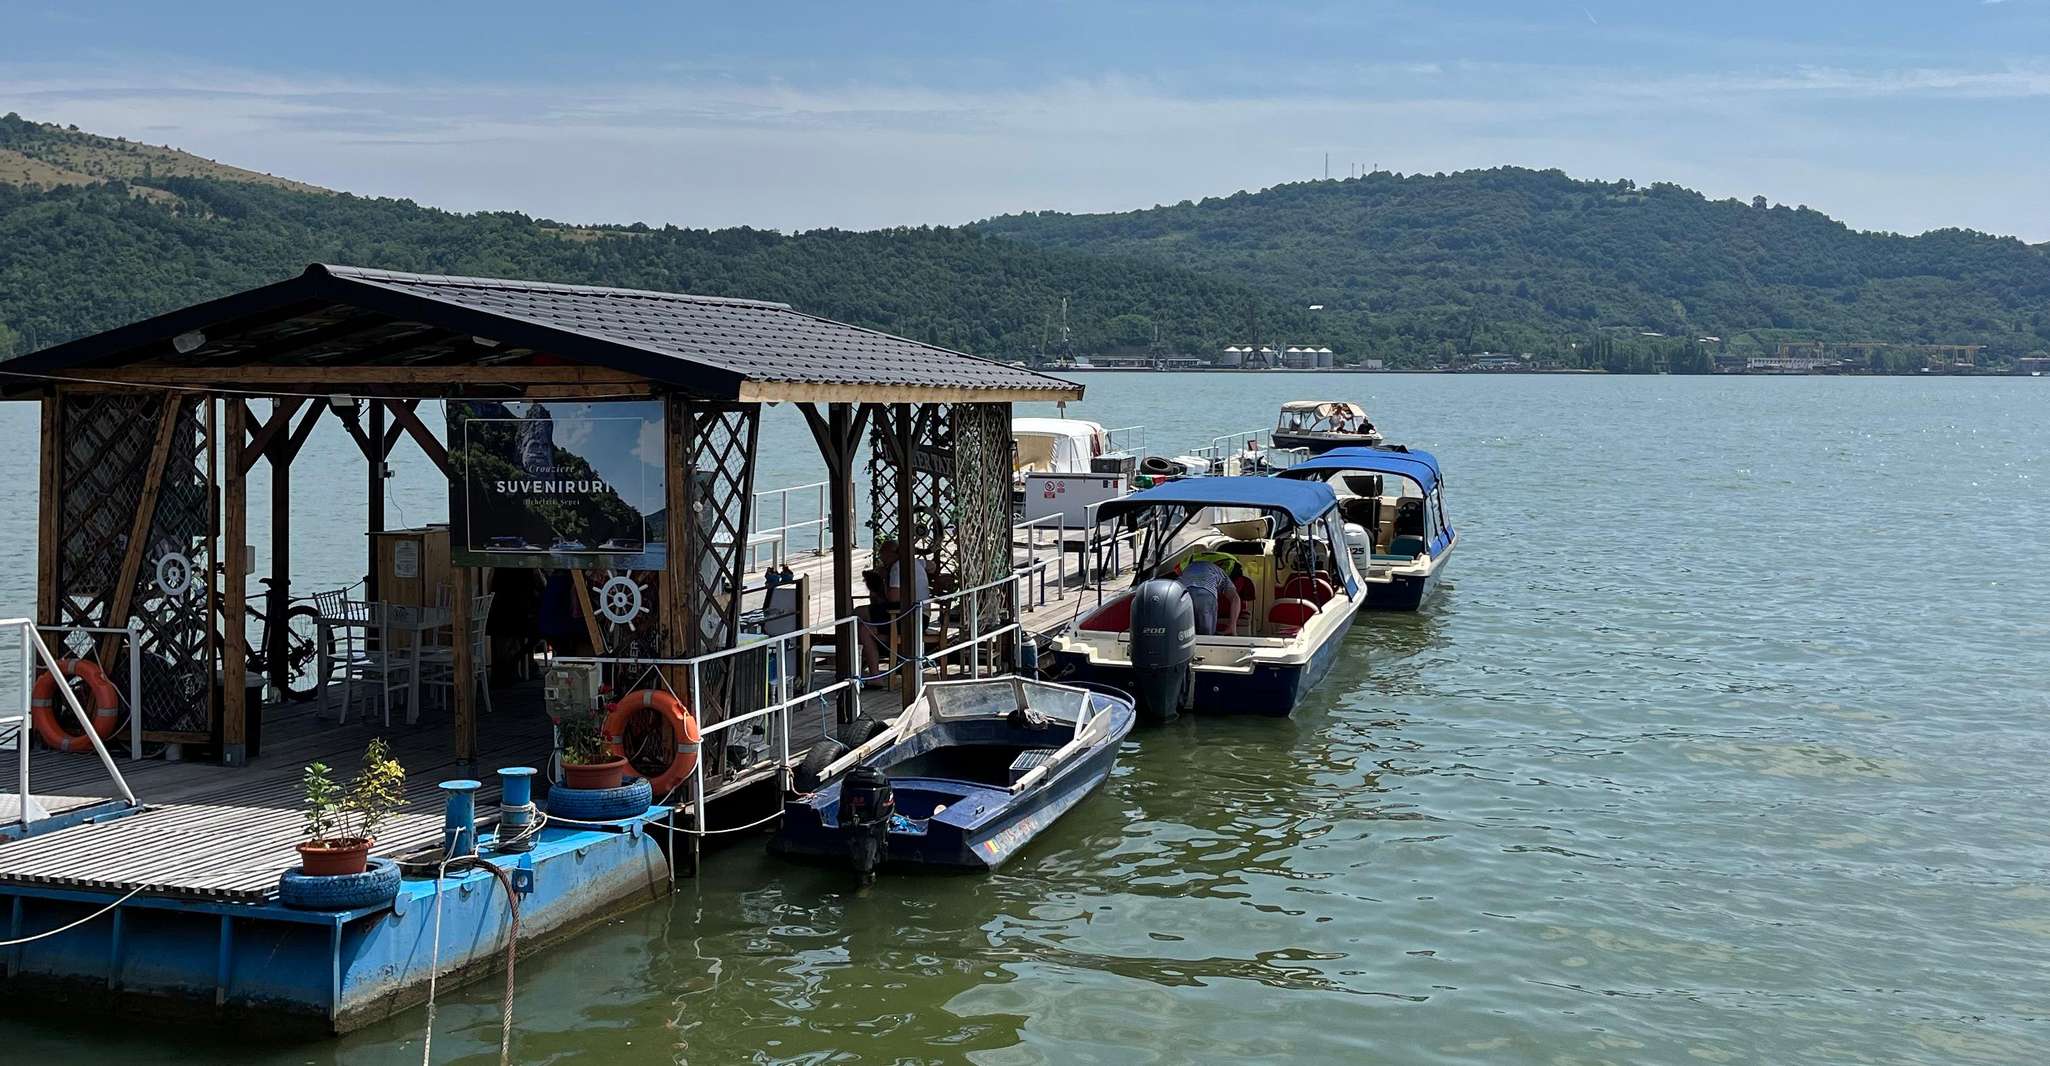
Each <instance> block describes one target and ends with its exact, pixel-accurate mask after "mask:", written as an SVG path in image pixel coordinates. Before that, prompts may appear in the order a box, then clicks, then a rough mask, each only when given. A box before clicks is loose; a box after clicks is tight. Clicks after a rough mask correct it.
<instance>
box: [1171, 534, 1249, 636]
mask: <svg viewBox="0 0 2050 1066" xmlns="http://www.w3.org/2000/svg"><path fill="white" fill-rule="evenodd" d="M1238 569H1239V561H1238V560H1237V559H1234V558H1232V557H1231V556H1230V555H1227V554H1225V553H1224V552H1197V553H1196V554H1194V555H1191V556H1190V557H1189V562H1188V565H1186V566H1184V567H1182V572H1181V573H1179V574H1177V575H1175V580H1176V581H1179V582H1181V585H1182V587H1183V588H1185V589H1188V590H1189V602H1190V603H1191V604H1192V605H1193V606H1194V607H1195V608H1196V635H1197V636H1199V637H1208V636H1216V635H1217V632H1218V630H1217V620H1218V619H1219V618H1228V619H1230V620H1231V622H1230V631H1236V630H1237V629H1238V619H1239V590H1238V587H1237V586H1235V585H1233V584H1232V581H1231V579H1232V575H1233V574H1234V573H1236V572H1237V571H1238ZM1226 635H1230V632H1229V631H1228V632H1227V634H1226Z"/></svg>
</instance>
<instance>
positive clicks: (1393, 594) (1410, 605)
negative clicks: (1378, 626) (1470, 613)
mask: <svg viewBox="0 0 2050 1066" xmlns="http://www.w3.org/2000/svg"><path fill="white" fill-rule="evenodd" d="M1450 565H1452V556H1451V554H1450V553H1447V554H1446V555H1445V556H1443V557H1441V558H1439V559H1438V560H1437V561H1436V563H1435V564H1434V565H1432V567H1431V568H1430V570H1429V571H1427V572H1426V573H1424V574H1422V575H1415V574H1402V575H1398V576H1397V577H1395V578H1394V579H1393V580H1391V581H1369V582H1367V583H1366V586H1367V601H1366V603H1365V605H1364V606H1365V608H1366V609H1367V610H1369V611H1415V610H1421V609H1422V608H1423V605H1424V603H1425V602H1426V601H1428V600H1429V599H1430V598H1431V594H1432V593H1433V592H1436V591H1437V590H1438V581H1439V579H1440V578H1442V577H1443V576H1444V575H1445V568H1446V567H1448V566H1450Z"/></svg>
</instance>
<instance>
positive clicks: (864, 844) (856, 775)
mask: <svg viewBox="0 0 2050 1066" xmlns="http://www.w3.org/2000/svg"><path fill="white" fill-rule="evenodd" d="M896 813H897V799H896V797H895V796H894V795H892V794H891V792H890V779H889V777H888V776H886V775H885V774H884V773H883V772H882V771H881V770H878V769H876V768H875V767H873V766H857V767H855V768H854V769H852V770H849V771H847V776H846V777H845V778H842V779H841V782H840V828H841V829H842V830H843V831H845V832H846V834H847V850H848V854H849V855H850V856H851V857H852V858H853V859H854V871H855V872H856V873H858V874H860V875H861V883H862V884H864V885H868V884H874V883H875V879H876V869H877V868H878V867H880V866H882V864H883V859H884V858H885V857H886V856H888V854H889V852H890V817H891V816H892V815H894V814H896Z"/></svg>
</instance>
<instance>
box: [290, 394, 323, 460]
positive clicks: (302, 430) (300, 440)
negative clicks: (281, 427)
mask: <svg viewBox="0 0 2050 1066" xmlns="http://www.w3.org/2000/svg"><path fill="white" fill-rule="evenodd" d="M326 406H327V404H325V403H322V402H320V401H318V400H315V401H314V402H313V405H312V406H311V407H309V408H307V410H306V413H305V414H304V415H301V416H300V417H299V424H298V425H297V426H295V427H293V429H292V438H291V440H290V441H289V442H288V443H287V444H286V445H285V462H287V463H290V462H291V461H292V460H294V459H297V458H299V449H301V448H304V447H305V446H306V438H308V437H310V436H312V435H313V427H314V426H317V425H319V424H320V409H321V408H323V407H326Z"/></svg>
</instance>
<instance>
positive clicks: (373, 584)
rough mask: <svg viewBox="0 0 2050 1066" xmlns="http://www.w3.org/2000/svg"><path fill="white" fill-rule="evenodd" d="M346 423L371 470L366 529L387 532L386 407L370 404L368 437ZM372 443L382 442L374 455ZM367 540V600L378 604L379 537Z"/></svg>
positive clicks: (351, 423)
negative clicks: (385, 503)
mask: <svg viewBox="0 0 2050 1066" xmlns="http://www.w3.org/2000/svg"><path fill="white" fill-rule="evenodd" d="M343 421H344V422H346V423H348V426H349V432H350V433H352V434H354V435H355V437H356V445H357V447H359V448H362V449H363V462H364V465H365V466H367V467H369V469H370V483H369V493H368V494H367V496H366V498H365V510H366V512H367V513H366V516H365V521H364V529H365V530H366V532H367V534H376V533H382V532H384V457H385V456H386V455H389V454H391V449H390V448H387V447H384V405H382V404H377V403H373V404H371V405H370V432H369V434H368V435H367V436H366V435H365V434H364V432H363V427H362V426H359V425H357V424H356V422H355V420H354V419H343ZM372 440H375V441H377V442H378V444H377V445H376V448H377V450H376V452H375V453H374V454H373V452H372V445H371V443H370V442H371V441H372ZM363 539H364V547H365V548H367V549H368V550H369V558H370V561H369V562H368V563H367V564H366V566H365V569H364V571H363V575H364V576H363V598H364V599H366V600H372V601H375V600H376V599H378V591H379V590H378V587H377V538H376V537H375V536H370V535H366V536H365V537H364V538H363Z"/></svg>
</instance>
